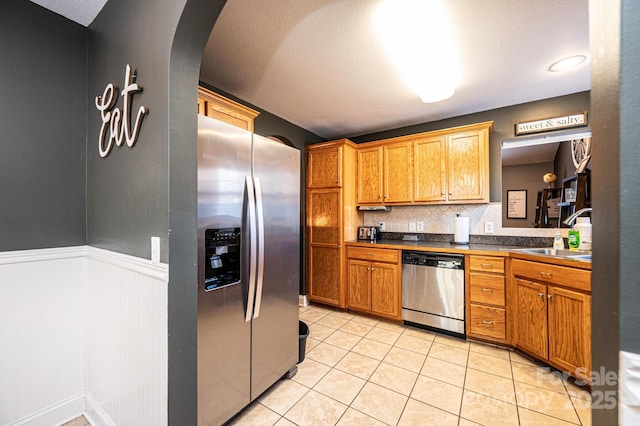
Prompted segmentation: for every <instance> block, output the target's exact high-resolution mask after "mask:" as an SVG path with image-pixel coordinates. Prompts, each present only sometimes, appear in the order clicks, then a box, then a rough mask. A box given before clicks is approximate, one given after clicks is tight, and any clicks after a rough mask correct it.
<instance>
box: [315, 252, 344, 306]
mask: <svg viewBox="0 0 640 426" xmlns="http://www.w3.org/2000/svg"><path fill="white" fill-rule="evenodd" d="M308 256H309V257H308V265H307V292H308V296H309V299H310V300H312V301H316V302H320V303H326V304H329V305H333V306H338V307H341V308H343V307H344V302H343V299H344V297H343V295H342V285H341V283H342V266H341V258H342V251H341V249H340V248H334V247H322V246H315V245H313V244H312V245H310V246H309V251H308Z"/></svg>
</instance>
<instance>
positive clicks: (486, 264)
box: [469, 255, 504, 273]
mask: <svg viewBox="0 0 640 426" xmlns="http://www.w3.org/2000/svg"><path fill="white" fill-rule="evenodd" d="M469 270H470V271H482V272H497V273H504V258H503V257H492V256H474V255H471V256H469Z"/></svg>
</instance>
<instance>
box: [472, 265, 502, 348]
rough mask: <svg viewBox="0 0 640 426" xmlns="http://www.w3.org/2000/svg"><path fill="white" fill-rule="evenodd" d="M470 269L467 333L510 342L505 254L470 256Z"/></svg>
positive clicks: (480, 337)
mask: <svg viewBox="0 0 640 426" xmlns="http://www.w3.org/2000/svg"><path fill="white" fill-rule="evenodd" d="M467 269H468V276H467V299H468V300H469V303H468V304H467V305H468V310H467V321H466V322H467V335H468V336H469V337H473V338H477V339H482V340H488V341H491V342H496V343H509V334H508V328H507V303H506V302H507V297H506V288H505V259H504V257H498V256H479V255H470V256H469V257H468V268H467Z"/></svg>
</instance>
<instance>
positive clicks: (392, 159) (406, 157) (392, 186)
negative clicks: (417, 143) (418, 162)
mask: <svg viewBox="0 0 640 426" xmlns="http://www.w3.org/2000/svg"><path fill="white" fill-rule="evenodd" d="M411 152H412V150H411V143H410V142H403V143H396V144H392V145H387V146H385V147H384V148H383V154H384V155H383V157H384V195H383V200H384V202H385V203H409V202H411V200H412V198H411V194H412V192H413V184H412V181H413V178H412V176H413V168H412V164H411V163H412V155H411Z"/></svg>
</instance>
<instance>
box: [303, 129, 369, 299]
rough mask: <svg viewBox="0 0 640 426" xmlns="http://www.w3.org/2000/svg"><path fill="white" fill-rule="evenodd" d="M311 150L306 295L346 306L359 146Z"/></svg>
mask: <svg viewBox="0 0 640 426" xmlns="http://www.w3.org/2000/svg"><path fill="white" fill-rule="evenodd" d="M306 150H307V191H306V195H307V295H308V297H309V300H311V301H314V302H320V303H325V304H329V305H333V306H337V307H341V308H344V307H345V294H346V291H345V278H344V269H343V268H344V258H345V254H344V253H345V247H344V242H345V241H347V240H354V239H356V237H357V235H356V233H357V227H358V211H357V210H356V196H355V189H356V178H355V175H356V148H355V145H354V144H353V143H352V142H351V141H349V140H347V139H342V140H339V141H333V142H326V143H322V144H317V145H309V146H307V147H306Z"/></svg>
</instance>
